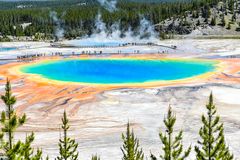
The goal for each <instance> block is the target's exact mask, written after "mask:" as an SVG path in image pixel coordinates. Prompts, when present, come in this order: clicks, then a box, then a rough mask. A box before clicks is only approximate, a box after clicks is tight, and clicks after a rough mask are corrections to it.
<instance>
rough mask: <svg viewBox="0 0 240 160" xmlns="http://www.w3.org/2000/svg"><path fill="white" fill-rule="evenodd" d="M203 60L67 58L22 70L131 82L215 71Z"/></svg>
mask: <svg viewBox="0 0 240 160" xmlns="http://www.w3.org/2000/svg"><path fill="white" fill-rule="evenodd" d="M215 64H216V62H211V61H207V62H206V61H200V60H193V61H190V60H141V59H65V60H55V61H48V62H40V63H35V64H31V65H27V66H23V67H21V69H20V70H21V72H23V73H27V74H35V75H39V76H41V77H44V78H47V79H50V80H58V81H65V82H78V83H93V84H127V83H145V82H155V81H171V80H180V79H185V78H190V77H194V76H198V75H201V74H204V73H207V72H212V71H214V70H215Z"/></svg>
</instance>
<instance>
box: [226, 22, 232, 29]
mask: <svg viewBox="0 0 240 160" xmlns="http://www.w3.org/2000/svg"><path fill="white" fill-rule="evenodd" d="M226 29H228V30H230V29H231V23H230V22H228V25H227V28H226Z"/></svg>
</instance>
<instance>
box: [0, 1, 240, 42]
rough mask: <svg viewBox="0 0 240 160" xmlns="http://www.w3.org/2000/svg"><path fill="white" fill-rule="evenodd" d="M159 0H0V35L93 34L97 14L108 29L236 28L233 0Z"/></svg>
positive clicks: (190, 31)
mask: <svg viewBox="0 0 240 160" xmlns="http://www.w3.org/2000/svg"><path fill="white" fill-rule="evenodd" d="M158 2H159V1H157V0H154V1H148V3H146V2H143V1H138V2H137V1H135V0H134V2H133V1H130V0H120V1H118V3H116V5H115V4H114V3H112V4H111V3H109V4H108V3H106V2H105V3H103V4H101V3H100V1H97V0H88V1H86V0H63V1H61V3H59V1H58V0H56V1H50V0H48V1H37V2H33V1H15V2H5V1H1V2H0V8H2V9H1V10H0V41H9V40H16V39H19V38H18V37H25V38H23V39H22V38H21V39H22V40H49V39H54V38H55V37H59V31H60V32H62V33H61V36H60V37H61V38H67V39H74V38H77V37H82V36H86V35H92V34H93V33H97V32H99V29H98V27H99V26H97V25H98V21H99V19H98V18H99V17H101V21H102V23H103V24H104V27H105V31H106V32H107V34H111V33H112V32H114V31H115V30H116V29H117V30H119V32H120V33H121V36H124V34H125V33H126V32H128V31H129V30H131V32H132V34H134V35H138V34H139V32H144V30H154V31H155V34H156V36H160V38H162V39H166V38H172V37H177V36H178V35H184V36H185V35H187V36H193V37H194V36H202V35H238V34H239V30H240V29H239V22H240V15H239V13H240V12H239V10H240V9H239V5H238V4H239V1H237V0H229V1H226V2H225V1H220V0H196V1H188V2H187V1H176V2H170V1H169V2H160V3H158ZM143 21H144V23H143ZM141 28H145V29H142V30H141ZM9 37H10V38H9ZM26 37H27V38H26ZM143 38H144V37H143Z"/></svg>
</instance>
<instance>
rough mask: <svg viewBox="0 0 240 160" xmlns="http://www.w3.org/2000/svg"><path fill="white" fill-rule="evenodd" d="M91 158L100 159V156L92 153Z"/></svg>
mask: <svg viewBox="0 0 240 160" xmlns="http://www.w3.org/2000/svg"><path fill="white" fill-rule="evenodd" d="M92 160H100V157H98V155H93V156H92Z"/></svg>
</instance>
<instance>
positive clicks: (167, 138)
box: [151, 107, 191, 160]
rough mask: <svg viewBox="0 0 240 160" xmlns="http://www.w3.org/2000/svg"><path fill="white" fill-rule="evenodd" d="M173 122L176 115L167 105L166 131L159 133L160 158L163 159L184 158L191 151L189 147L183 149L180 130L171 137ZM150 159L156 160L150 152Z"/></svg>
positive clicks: (182, 159) (178, 159)
mask: <svg viewBox="0 0 240 160" xmlns="http://www.w3.org/2000/svg"><path fill="white" fill-rule="evenodd" d="M175 122H176V116H175V115H174V114H173V112H172V109H171V107H169V109H168V114H167V117H166V118H165V119H164V124H165V127H166V131H165V132H160V133H159V137H160V140H161V142H162V144H163V147H162V150H163V155H160V158H161V159H163V160H184V159H186V158H187V157H188V156H189V154H190V151H191V147H188V149H187V150H186V151H183V144H182V138H183V132H182V131H180V132H179V133H178V134H177V135H176V136H175V137H173V132H174V124H175ZM151 159H152V160H157V158H156V157H155V156H154V155H153V154H151Z"/></svg>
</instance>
